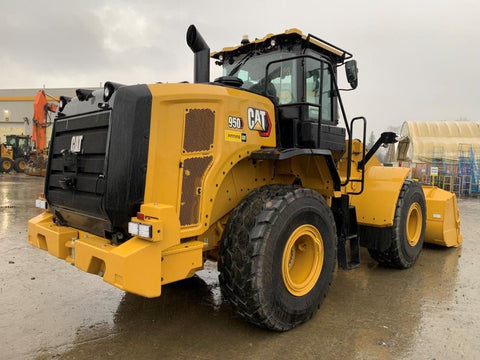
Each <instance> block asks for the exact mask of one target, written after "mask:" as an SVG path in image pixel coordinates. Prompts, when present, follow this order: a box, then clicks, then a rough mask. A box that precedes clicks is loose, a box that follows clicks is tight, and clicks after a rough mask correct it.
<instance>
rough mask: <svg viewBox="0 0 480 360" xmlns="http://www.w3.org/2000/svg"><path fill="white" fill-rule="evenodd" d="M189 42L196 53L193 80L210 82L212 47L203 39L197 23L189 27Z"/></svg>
mask: <svg viewBox="0 0 480 360" xmlns="http://www.w3.org/2000/svg"><path fill="white" fill-rule="evenodd" d="M187 44H188V46H189V47H190V49H192V51H193V53H194V54H195V59H194V70H193V82H194V83H208V82H210V47H209V46H208V45H207V43H206V42H205V40H203V38H202V35H200V33H199V32H198V31H197V28H196V27H195V25H190V26H189V27H188V30H187Z"/></svg>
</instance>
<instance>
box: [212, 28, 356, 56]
mask: <svg viewBox="0 0 480 360" xmlns="http://www.w3.org/2000/svg"><path fill="white" fill-rule="evenodd" d="M272 40H274V41H275V44H276V45H274V46H272V45H271V44H272ZM242 42H243V41H242ZM282 45H283V47H285V46H286V47H287V48H288V49H289V50H290V51H292V49H293V48H294V47H295V45H297V46H296V47H297V48H298V45H300V47H301V48H302V49H311V50H313V51H316V52H318V53H321V54H324V55H327V56H328V57H330V58H331V59H332V60H334V61H335V62H336V63H338V64H342V63H343V62H344V61H345V60H347V59H350V58H351V57H353V55H352V54H351V53H349V52H348V51H346V50H343V49H341V48H339V47H338V46H335V45H333V44H330V43H329V42H327V41H325V40H322V39H320V38H318V37H316V36H314V35H312V34H308V35H305V34H303V33H302V32H301V31H300V30H299V29H296V28H292V29H288V30H285V31H284V32H283V33H280V34H271V33H270V34H267V35H265V36H264V37H263V38H261V39H255V40H254V41H251V42H250V41H249V42H247V43H245V44H241V45H238V46H231V47H225V48H223V49H222V50H221V51H218V52H213V53H212V54H211V57H212V58H214V59H219V57H220V55H223V56H229V55H230V56H235V55H240V54H244V53H247V52H249V51H252V50H259V49H262V48H263V49H272V48H273V47H275V46H282ZM272 50H273V49H272ZM292 52H294V51H292Z"/></svg>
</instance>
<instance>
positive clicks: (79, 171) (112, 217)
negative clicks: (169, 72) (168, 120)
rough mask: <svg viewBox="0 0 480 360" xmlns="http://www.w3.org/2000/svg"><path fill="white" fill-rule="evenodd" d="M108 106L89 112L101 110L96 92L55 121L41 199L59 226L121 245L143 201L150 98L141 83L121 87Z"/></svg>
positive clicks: (71, 105)
mask: <svg viewBox="0 0 480 360" xmlns="http://www.w3.org/2000/svg"><path fill="white" fill-rule="evenodd" d="M112 99H113V98H112ZM110 105H111V110H104V111H94V112H92V109H98V108H102V107H105V104H104V103H103V91H96V92H94V93H93V98H92V99H90V100H89V101H77V100H75V101H74V100H72V101H71V102H70V103H68V104H67V105H66V107H65V110H64V113H65V114H67V116H65V117H59V118H57V119H56V120H55V123H54V127H53V132H52V140H51V146H50V148H51V151H50V154H49V163H48V169H47V178H46V180H45V196H46V198H47V201H48V204H49V206H50V211H51V212H52V213H53V214H54V215H55V217H56V218H57V220H58V222H59V223H60V224H64V225H68V226H72V227H74V228H78V229H81V230H85V231H88V232H90V233H93V234H96V235H99V236H103V237H106V238H110V239H112V242H115V243H120V242H122V241H124V240H125V239H126V237H128V221H130V219H131V217H132V216H135V214H136V213H137V211H139V209H140V205H141V204H142V203H143V198H144V191H145V179H146V170H147V160H148V139H149V134H150V119H151V108H152V94H151V93H150V90H149V89H148V87H147V86H146V85H133V86H124V87H121V88H119V89H118V90H117V91H116V92H115V94H114V100H113V104H110ZM82 112H83V113H82ZM72 139H73V140H72ZM79 144H81V146H79Z"/></svg>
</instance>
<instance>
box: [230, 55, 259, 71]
mask: <svg viewBox="0 0 480 360" xmlns="http://www.w3.org/2000/svg"><path fill="white" fill-rule="evenodd" d="M253 54H254V52H253V51H252V52H250V53H248V54H247V55H245V57H244V58H243V59H242V60H240V62H239V63H238V64H237V65H236V66H235V67H234V68H233V69H232V71H230V73H229V74H228V76H233V75H235V74H236V73H237V71H238V70H240V68H241V67H242V66H243V65H245V63H246V62H247V61H248V59H250V58H251V57H252V56H253Z"/></svg>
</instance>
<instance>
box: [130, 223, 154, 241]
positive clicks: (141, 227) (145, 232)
mask: <svg viewBox="0 0 480 360" xmlns="http://www.w3.org/2000/svg"><path fill="white" fill-rule="evenodd" d="M128 232H129V233H130V234H132V235H138V236H141V237H144V238H151V237H152V225H146V224H140V223H136V222H129V223H128Z"/></svg>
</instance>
